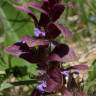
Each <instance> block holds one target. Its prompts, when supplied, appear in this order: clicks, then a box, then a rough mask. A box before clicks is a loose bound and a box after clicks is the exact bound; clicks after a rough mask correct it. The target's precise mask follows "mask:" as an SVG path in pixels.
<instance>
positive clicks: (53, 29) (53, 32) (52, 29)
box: [45, 23, 60, 39]
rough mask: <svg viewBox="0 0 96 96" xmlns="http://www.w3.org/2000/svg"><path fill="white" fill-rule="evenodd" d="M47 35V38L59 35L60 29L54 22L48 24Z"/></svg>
mask: <svg viewBox="0 0 96 96" xmlns="http://www.w3.org/2000/svg"><path fill="white" fill-rule="evenodd" d="M46 31H47V32H46V37H45V38H47V39H55V38H56V37H57V36H59V34H60V30H59V29H58V28H57V26H55V24H54V23H49V24H48V25H47V30H46Z"/></svg>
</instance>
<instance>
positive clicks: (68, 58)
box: [62, 48, 78, 62]
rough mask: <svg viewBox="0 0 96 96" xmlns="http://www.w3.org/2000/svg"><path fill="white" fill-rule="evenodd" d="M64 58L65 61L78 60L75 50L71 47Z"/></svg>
mask: <svg viewBox="0 0 96 96" xmlns="http://www.w3.org/2000/svg"><path fill="white" fill-rule="evenodd" d="M62 59H63V61H64V62H72V61H75V60H77V59H78V58H77V56H76V54H75V52H74V50H73V49H72V48H69V52H68V54H67V55H65V56H64V57H63V58H62Z"/></svg>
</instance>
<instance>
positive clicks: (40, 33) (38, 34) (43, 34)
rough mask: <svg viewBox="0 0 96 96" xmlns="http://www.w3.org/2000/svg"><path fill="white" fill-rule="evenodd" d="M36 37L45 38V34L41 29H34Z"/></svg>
mask: <svg viewBox="0 0 96 96" xmlns="http://www.w3.org/2000/svg"><path fill="white" fill-rule="evenodd" d="M34 35H35V36H36V37H40V36H45V33H44V32H42V31H41V30H40V29H38V28H35V29H34Z"/></svg>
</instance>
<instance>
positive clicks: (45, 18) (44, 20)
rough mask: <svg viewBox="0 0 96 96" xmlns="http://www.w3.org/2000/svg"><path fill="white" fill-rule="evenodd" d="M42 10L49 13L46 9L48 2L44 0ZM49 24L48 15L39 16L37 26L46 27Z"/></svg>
mask: <svg viewBox="0 0 96 96" xmlns="http://www.w3.org/2000/svg"><path fill="white" fill-rule="evenodd" d="M42 9H44V10H45V11H47V12H48V13H49V8H48V1H47V0H46V1H45V0H44V2H43V5H42ZM49 22H50V18H49V16H48V15H46V14H44V13H41V16H40V20H39V26H41V27H46V25H47V24H48V23H49Z"/></svg>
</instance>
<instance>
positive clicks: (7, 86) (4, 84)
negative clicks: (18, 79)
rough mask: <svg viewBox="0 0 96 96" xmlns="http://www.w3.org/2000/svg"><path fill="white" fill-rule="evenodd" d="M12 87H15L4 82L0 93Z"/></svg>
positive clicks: (0, 86) (0, 87)
mask: <svg viewBox="0 0 96 96" xmlns="http://www.w3.org/2000/svg"><path fill="white" fill-rule="evenodd" d="M11 87H13V85H12V84H10V83H7V82H3V83H2V84H1V85H0V91H3V90H5V89H8V88H11Z"/></svg>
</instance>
